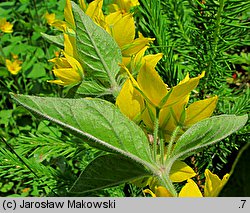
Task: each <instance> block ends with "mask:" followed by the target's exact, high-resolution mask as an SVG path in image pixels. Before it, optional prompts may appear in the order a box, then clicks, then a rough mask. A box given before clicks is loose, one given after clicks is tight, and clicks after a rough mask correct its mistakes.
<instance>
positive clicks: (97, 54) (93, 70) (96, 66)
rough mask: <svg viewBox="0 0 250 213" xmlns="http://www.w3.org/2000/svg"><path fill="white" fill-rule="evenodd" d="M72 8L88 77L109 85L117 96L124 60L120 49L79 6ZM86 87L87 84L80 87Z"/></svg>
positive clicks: (81, 57)
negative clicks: (118, 81)
mask: <svg viewBox="0 0 250 213" xmlns="http://www.w3.org/2000/svg"><path fill="white" fill-rule="evenodd" d="M72 7H73V8H72V9H73V14H74V17H75V24H76V42H77V44H78V45H77V50H78V54H79V58H80V62H82V64H84V68H85V70H86V73H87V76H90V77H92V78H93V79H95V81H99V82H102V84H104V85H105V84H107V83H109V85H107V86H108V89H109V90H110V92H111V94H113V95H114V96H117V95H118V92H119V88H118V83H117V77H118V76H117V75H118V73H119V71H120V67H119V63H121V60H122V55H121V51H120V48H119V47H118V45H117V44H116V42H115V41H114V39H113V38H112V37H111V36H109V34H108V33H107V32H106V31H105V30H104V29H103V28H101V27H99V26H96V24H95V23H94V22H93V21H92V20H91V18H90V17H89V16H87V15H86V14H84V13H83V12H82V10H81V9H80V7H79V6H78V5H76V4H72ZM95 84H96V83H95ZM102 84H101V85H102ZM84 86H85V84H83V85H80V87H84ZM92 87H93V86H92ZM112 90H113V91H112Z"/></svg>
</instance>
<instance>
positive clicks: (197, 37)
mask: <svg viewBox="0 0 250 213" xmlns="http://www.w3.org/2000/svg"><path fill="white" fill-rule="evenodd" d="M110 2H111V1H105V2H104V10H105V11H106V12H107V11H108V7H107V6H108V4H109V3H110ZM140 3H141V6H140V7H138V8H136V9H135V11H134V12H135V16H136V24H137V26H138V28H137V30H138V31H140V32H142V33H143V35H144V36H149V37H154V38H155V39H156V40H155V42H154V45H153V46H152V47H150V48H149V52H150V53H159V52H162V53H164V57H163V59H162V60H161V61H160V62H159V64H158V65H157V70H158V71H159V73H160V74H161V76H162V77H163V79H164V81H165V82H166V83H167V84H168V85H169V86H174V85H176V84H177V83H178V82H179V81H180V80H182V79H183V78H184V75H185V74H186V73H187V72H189V73H190V75H191V76H196V75H197V74H200V73H201V72H202V71H203V70H205V71H206V79H205V80H204V81H203V82H202V84H201V85H202V86H201V87H200V88H198V92H200V93H197V92H196V93H195V94H194V95H192V96H191V100H193V99H197V98H198V97H201V96H209V95H210V94H218V96H219V103H218V107H217V110H216V114H235V115H237V116H235V115H228V117H227V119H228V122H226V125H227V127H228V129H225V126H224V125H223V122H222V121H221V120H222V119H225V117H223V116H218V117H212V118H211V119H208V120H206V121H204V123H202V122H201V123H198V124H197V125H196V126H193V127H192V128H191V129H190V130H188V132H187V133H186V134H184V135H183V136H182V137H181V138H180V139H179V140H178V142H177V144H178V146H176V147H177V148H176V147H175V148H174V151H173V154H172V158H170V159H169V161H168V162H167V163H168V164H167V165H168V166H169V167H167V168H166V170H170V167H171V164H172V163H173V162H172V161H173V160H174V159H175V158H176V155H175V154H176V153H179V152H178V150H179V151H180V150H182V151H183V150H184V151H183V152H182V153H184V152H185V153H186V147H189V148H190V146H191V145H192V149H190V150H189V151H192V150H193V149H196V148H197V150H198V151H200V152H199V153H198V154H196V155H194V156H195V159H196V161H197V162H196V165H195V166H197V168H199V170H198V171H200V173H201V172H202V171H204V168H206V167H209V168H211V169H212V170H214V171H216V172H218V173H219V172H220V174H221V175H224V174H225V172H227V171H228V170H230V169H231V163H232V160H230V161H229V159H232V153H237V152H238V151H237V149H240V148H241V147H243V145H244V144H245V142H248V141H249V137H248V134H249V119H248V121H247V125H245V127H243V128H242V129H241V130H240V131H238V132H237V133H236V134H232V135H230V136H229V137H227V138H225V137H226V136H227V135H228V132H227V131H226V130H229V129H230V130H231V132H235V131H236V130H237V129H238V128H240V127H241V126H242V125H243V123H245V122H246V116H240V115H243V114H246V113H248V112H249V89H248V90H246V88H247V87H249V64H250V63H249V54H248V46H249V26H248V22H247V21H248V19H249V8H250V7H249V5H250V4H249V0H248V1H240V0H227V1H224V0H220V1H206V2H200V1H194V0H187V1H186V0H185V1H181V0H177V1H173V0H167V1H153V0H141V1H140ZM64 5H65V0H60V1H56V0H52V1H46V2H45V1H26V0H22V1H7V2H1V3H0V18H2V17H7V19H8V21H11V22H12V23H13V24H14V32H13V33H12V34H1V35H0V92H1V93H0V135H1V137H3V139H2V141H5V143H3V142H1V144H0V162H1V164H0V177H1V178H0V179H1V181H0V194H1V196H65V195H67V196H79V195H83V196H141V195H142V193H141V189H140V188H137V187H135V186H132V185H131V184H130V183H127V182H129V181H130V180H132V179H134V178H138V177H144V176H150V175H152V173H154V175H155V176H156V177H157V175H159V174H160V172H159V168H162V167H161V166H162V165H161V164H159V165H158V163H159V162H157V165H155V163H152V160H151V153H150V147H149V146H150V143H149V141H148V140H147V136H146V135H145V134H144V132H142V131H141V130H140V129H139V127H138V126H136V125H135V124H134V123H133V122H131V121H129V120H128V119H127V118H125V116H123V115H122V114H121V113H120V112H118V110H117V109H116V107H115V106H113V105H112V104H109V103H108V102H106V101H102V100H98V99H94V100H87V99H64V98H61V99H60V98H58V99H52V98H51V99H47V98H38V97H32V96H18V98H17V99H18V101H19V102H22V104H23V105H24V106H25V107H26V108H28V109H30V110H31V111H33V112H35V113H37V114H39V115H40V116H39V118H40V117H41V116H42V117H43V118H45V119H48V121H43V120H42V121H41V120H37V119H34V117H32V116H31V115H30V113H27V111H26V110H24V109H23V108H21V107H17V106H16V103H15V102H13V101H12V99H10V95H9V92H12V93H17V94H19V93H21V94H26V95H39V96H64V95H65V94H67V97H70V98H72V94H71V93H70V92H72V91H71V90H69V89H68V88H66V89H64V90H62V88H61V87H58V86H55V85H51V84H48V83H47V82H46V81H47V80H51V79H52V78H54V77H53V75H52V72H51V69H52V65H51V64H50V63H48V59H51V58H52V57H53V56H54V54H55V51H58V50H59V48H61V47H62V46H63V37H62V36H61V34H58V31H56V30H54V29H53V28H52V27H50V26H49V25H47V24H46V22H45V19H44V14H45V12H46V11H47V10H48V12H50V13H52V12H54V13H56V17H57V18H61V19H63V10H64ZM74 15H75V19H76V27H77V33H76V38H77V42H78V45H77V46H78V50H79V52H80V58H81V62H82V63H83V64H84V65H85V67H84V68H85V72H86V73H85V79H84V81H83V82H82V83H81V85H79V86H78V87H75V88H72V90H75V91H73V93H75V92H76V93H77V95H76V96H75V98H76V97H79V96H80V97H86V96H95V97H96V96H97V97H100V96H102V98H107V96H106V95H109V96H110V95H112V96H113V97H112V99H111V101H112V102H113V101H114V97H116V96H117V94H118V91H119V89H120V88H119V87H120V86H121V83H122V81H121V80H122V79H120V76H119V74H120V73H119V71H120V68H119V66H118V63H120V62H121V53H120V50H119V48H117V45H116V43H115V42H114V40H113V39H112V38H111V37H110V36H109V35H108V34H107V33H106V32H105V31H104V30H103V29H101V28H100V27H97V26H96V25H95V24H94V23H93V22H92V20H90V19H89V18H88V17H87V16H86V15H85V14H83V13H81V11H80V9H79V8H78V7H77V6H76V5H74ZM92 32H95V33H92ZM111 47H112V48H111ZM12 53H14V54H17V55H18V57H19V59H20V60H21V61H22V62H23V63H22V70H21V71H20V72H19V74H18V75H16V76H14V75H11V74H10V73H9V71H8V70H7V69H6V67H5V60H6V59H11V58H12ZM90 59H91V60H90ZM67 92H68V93H67ZM103 96H104V97H103ZM66 102H67V103H66ZM65 103H66V104H65ZM54 115H55V116H56V117H53V116H54ZM238 115H239V116H238ZM71 116H74V117H73V118H74V119H72V117H71ZM55 119H56V120H55ZM217 119H219V120H220V122H215V120H217ZM233 119H234V120H233ZM232 121H234V122H232ZM237 121H239V123H237ZM68 122H69V123H68ZM54 123H57V124H59V125H61V126H62V127H64V128H65V129H66V130H67V131H65V130H64V129H62V128H59V127H58V125H54ZM205 124H206V125H207V126H209V125H211V126H212V128H211V129H210V128H209V129H207V130H205V128H204V129H203V128H200V127H202V126H204V125H205ZM206 125H205V126H206ZM216 128H217V129H216ZM218 129H222V131H220V132H219V131H217V136H218V138H217V139H218V140H219V139H220V140H221V139H223V138H225V139H223V140H222V141H221V142H219V141H216V142H217V143H216V144H213V146H210V147H208V148H207V149H205V150H204V149H200V148H202V146H203V145H209V144H211V143H212V142H215V141H213V140H210V139H209V134H211V135H210V136H213V135H214V133H215V132H216V130H218ZM68 130H70V131H69V132H70V133H69V132H68ZM104 130H105V131H104ZM206 131H207V132H206ZM71 133H73V134H75V135H76V136H80V139H79V138H77V137H74V136H73V135H71ZM79 133H80V134H79ZM189 133H190V134H189ZM205 133H208V134H205ZM198 135H199V136H201V137H203V136H204V138H202V140H198V139H200V138H199V137H198ZM83 136H84V137H83ZM219 136H220V137H219ZM197 137H198V139H197ZM195 138H196V139H197V140H193V139H195ZM93 139H94V140H93ZM83 142H87V143H88V144H90V145H92V146H94V147H98V148H101V149H103V150H104V151H100V150H97V149H95V148H92V147H90V146H88V145H87V144H86V143H83ZM187 142H190V143H188V144H187ZM202 142H204V144H203V145H202V144H201V143H202ZM98 143H99V145H97V144H98ZM100 145H101V146H100ZM178 147H179V148H178ZM180 147H181V148H180ZM176 150H177V151H176ZM246 150H247V149H245V148H244V149H243V151H242V152H241V153H240V154H242V155H239V157H238V159H237V161H236V162H237V166H236V163H235V165H234V166H233V170H232V172H231V174H232V178H230V181H229V183H230V184H232V185H234V184H236V185H237V186H236V187H238V186H239V187H241V186H242V184H245V186H248V185H249V184H248V183H247V179H246V178H248V174H247V173H246V172H245V171H247V170H249V169H248V167H247V166H246V165H245V163H244V161H246V160H247V157H248V155H247V154H246ZM107 151H110V152H111V153H112V154H110V153H109V154H107ZM117 153H119V154H117ZM191 153H192V154H193V152H190V153H188V154H189V155H190V154H191ZM179 154H180V153H179ZM179 156H180V155H179ZM179 156H178V157H179ZM185 156H186V155H185ZM127 157H129V158H127ZM243 158H245V160H244V159H243ZM242 159H243V160H242ZM188 160H189V158H187V159H186V161H187V162H188ZM233 160H234V158H233ZM165 166H166V165H165ZM238 167H239V168H238ZM100 171H101V172H100ZM233 171H234V172H233ZM239 173H241V174H242V176H237V174H239ZM111 174H113V176H111ZM98 175H99V176H98ZM98 179H101V180H103V181H102V182H98ZM159 179H161V178H160V177H159ZM161 181H162V183H165V184H166V185H168V187H170V188H171V187H172V186H171V184H169V183H168V180H165V179H162V180H161ZM125 182H126V184H124V183H125ZM229 183H228V185H229ZM116 185H119V186H117V187H115V188H111V189H104V190H102V188H104V187H109V186H116ZM72 186H73V187H72ZM229 188H230V187H228V186H226V188H225V191H223V192H222V194H221V196H224V195H225V196H228V195H229V196H230V195H232V194H233V195H234V196H235V195H237V196H238V195H239V196H244V195H247V192H246V193H245V194H242V193H241V192H238V191H237V192H236V191H234V192H232V191H230V189H229ZM95 189H99V190H96V191H93V190H95ZM69 191H70V192H71V193H69ZM83 192H84V193H83ZM82 193H83V194H82ZM223 193H224V194H223Z"/></svg>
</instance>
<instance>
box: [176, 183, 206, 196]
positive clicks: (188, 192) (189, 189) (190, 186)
mask: <svg viewBox="0 0 250 213" xmlns="http://www.w3.org/2000/svg"><path fill="white" fill-rule="evenodd" d="M179 197H203V196H202V194H201V191H200V189H199V187H198V186H197V184H196V183H195V182H194V181H193V180H192V179H188V180H187V183H186V184H185V185H184V186H183V187H182V189H181V191H180V193H179Z"/></svg>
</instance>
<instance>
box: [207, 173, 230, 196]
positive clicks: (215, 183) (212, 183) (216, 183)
mask: <svg viewBox="0 0 250 213" xmlns="http://www.w3.org/2000/svg"><path fill="white" fill-rule="evenodd" d="M205 177H206V181H205V189H204V196H205V197H217V196H218V194H219V193H220V191H221V189H222V188H223V186H224V185H225V184H226V183H227V181H228V178H229V174H226V175H224V177H223V179H222V180H221V179H220V178H219V177H218V176H217V175H215V174H213V173H212V172H210V171H209V170H208V169H206V170H205Z"/></svg>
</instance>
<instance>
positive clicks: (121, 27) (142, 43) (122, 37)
mask: <svg viewBox="0 0 250 213" xmlns="http://www.w3.org/2000/svg"><path fill="white" fill-rule="evenodd" d="M105 23H106V28H105V30H106V31H107V32H108V33H109V34H110V35H111V36H112V37H113V38H114V39H115V41H116V43H117V44H118V46H119V47H120V48H121V51H122V55H123V56H124V57H130V56H133V55H136V54H137V53H138V52H139V51H141V50H142V49H143V48H144V47H146V46H147V45H149V44H150V43H151V42H152V41H153V40H154V39H152V38H144V37H143V36H142V34H139V38H135V23H134V18H133V15H132V14H130V13H126V14H122V13H121V12H120V11H118V12H115V13H111V14H109V15H107V16H106V17H105Z"/></svg>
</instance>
